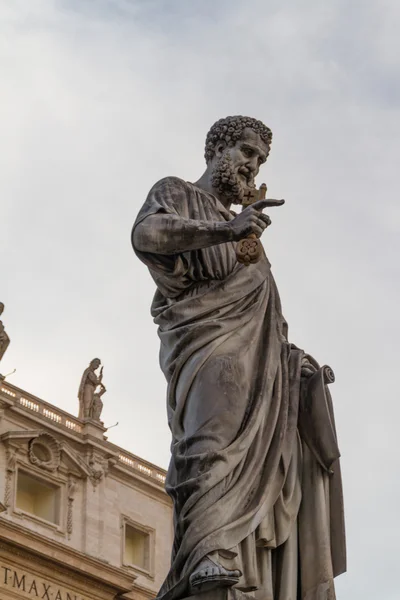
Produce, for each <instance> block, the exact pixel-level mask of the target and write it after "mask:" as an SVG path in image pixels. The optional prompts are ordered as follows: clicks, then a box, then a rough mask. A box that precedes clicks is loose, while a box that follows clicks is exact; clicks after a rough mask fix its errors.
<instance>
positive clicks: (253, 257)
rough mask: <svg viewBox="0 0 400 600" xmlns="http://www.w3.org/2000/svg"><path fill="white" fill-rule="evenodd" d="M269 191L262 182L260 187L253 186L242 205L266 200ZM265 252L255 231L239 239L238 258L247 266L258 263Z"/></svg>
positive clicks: (245, 206)
mask: <svg viewBox="0 0 400 600" xmlns="http://www.w3.org/2000/svg"><path fill="white" fill-rule="evenodd" d="M266 193H267V186H266V184H265V183H262V184H261V186H260V189H259V190H257V189H256V188H251V189H248V190H247V191H246V194H245V195H244V197H243V202H242V206H243V208H247V206H250V205H251V204H254V202H257V200H264V198H265V194H266ZM262 253H263V247H262V244H261V240H259V239H258V238H257V236H256V234H255V233H251V234H250V235H249V237H247V238H244V239H243V240H239V242H238V243H237V244H236V258H237V260H238V262H240V263H242V264H244V265H246V266H247V267H248V266H249V265H250V264H252V263H256V262H258V261H259V260H260V258H261V256H262Z"/></svg>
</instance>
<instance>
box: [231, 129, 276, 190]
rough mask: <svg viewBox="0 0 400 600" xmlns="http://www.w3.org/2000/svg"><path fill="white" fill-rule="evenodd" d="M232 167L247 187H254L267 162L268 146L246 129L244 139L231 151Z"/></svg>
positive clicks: (254, 133)
mask: <svg viewBox="0 0 400 600" xmlns="http://www.w3.org/2000/svg"><path fill="white" fill-rule="evenodd" d="M229 153H230V155H231V160H232V167H233V170H234V172H235V173H236V174H237V177H238V178H239V179H240V181H241V182H242V185H243V186H245V187H254V185H255V184H254V179H255V178H256V176H257V175H258V172H259V170H260V166H261V165H262V164H264V163H265V161H266V160H267V153H268V146H267V144H266V143H265V142H263V141H262V139H261V137H260V136H259V135H258V133H256V132H255V131H253V130H252V129H250V128H248V127H246V129H244V130H243V134H242V137H241V138H240V140H238V141H237V142H236V144H235V146H234V147H233V148H230V149H229Z"/></svg>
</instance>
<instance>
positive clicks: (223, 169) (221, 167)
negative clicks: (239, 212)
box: [211, 151, 254, 204]
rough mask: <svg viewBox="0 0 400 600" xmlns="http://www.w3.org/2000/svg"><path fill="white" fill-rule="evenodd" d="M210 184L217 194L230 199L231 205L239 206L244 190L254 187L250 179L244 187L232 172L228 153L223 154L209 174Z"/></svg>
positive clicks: (243, 183)
mask: <svg viewBox="0 0 400 600" xmlns="http://www.w3.org/2000/svg"><path fill="white" fill-rule="evenodd" d="M211 184H212V186H213V188H215V189H216V190H217V191H218V193H219V194H221V195H222V196H225V197H226V198H230V199H232V202H233V204H241V203H242V201H243V195H244V192H245V189H246V188H247V187H254V181H253V178H252V177H251V178H249V179H248V180H247V185H246V184H245V182H244V180H243V179H242V178H241V177H239V175H238V173H237V172H236V171H235V170H234V168H233V166H232V159H231V155H230V154H229V151H228V152H225V153H224V154H223V155H222V156H221V158H220V159H219V161H218V162H217V164H216V165H215V167H214V169H213V171H212V173H211Z"/></svg>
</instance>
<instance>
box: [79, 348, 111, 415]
mask: <svg viewBox="0 0 400 600" xmlns="http://www.w3.org/2000/svg"><path fill="white" fill-rule="evenodd" d="M100 365H101V361H100V359H99V358H94V359H93V360H92V361H91V362H90V364H89V366H88V368H87V369H85V370H84V372H83V375H82V379H81V384H80V386H79V391H78V399H79V418H80V419H93V420H94V421H100V415H101V411H102V410H103V401H102V399H101V397H102V396H103V394H105V392H106V391H107V390H106V388H105V386H104V385H103V367H101V369H100V374H99V375H96V371H97V369H98V368H99V367H100Z"/></svg>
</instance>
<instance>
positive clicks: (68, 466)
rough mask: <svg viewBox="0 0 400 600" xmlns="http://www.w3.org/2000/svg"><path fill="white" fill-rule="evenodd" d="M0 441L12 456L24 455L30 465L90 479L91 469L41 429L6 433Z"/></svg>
mask: <svg viewBox="0 0 400 600" xmlns="http://www.w3.org/2000/svg"><path fill="white" fill-rule="evenodd" d="M0 441H1V442H2V443H3V444H4V445H5V446H6V448H7V450H8V451H9V450H12V451H13V454H14V455H20V456H22V455H26V457H27V459H28V460H29V462H30V463H32V464H34V465H36V466H37V467H39V468H41V469H44V470H46V471H57V470H59V469H61V470H65V471H68V472H70V471H72V472H73V473H74V474H75V475H77V476H80V477H82V476H83V477H85V478H86V477H91V476H92V469H91V468H90V466H89V465H87V464H86V463H85V460H84V459H83V458H82V457H81V456H80V455H79V453H78V452H76V451H75V450H74V449H73V448H71V446H70V445H69V444H67V443H66V442H59V441H58V440H57V438H56V437H55V436H53V435H52V434H50V433H48V432H47V431H44V430H42V429H35V430H17V431H7V432H6V433H3V434H2V435H0Z"/></svg>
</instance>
